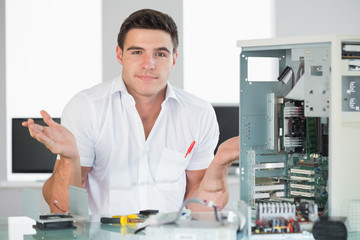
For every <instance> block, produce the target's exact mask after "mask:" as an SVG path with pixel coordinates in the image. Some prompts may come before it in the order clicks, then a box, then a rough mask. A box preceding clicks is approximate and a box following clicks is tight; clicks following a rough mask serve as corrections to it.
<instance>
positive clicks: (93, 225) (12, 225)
mask: <svg viewBox="0 0 360 240" xmlns="http://www.w3.org/2000/svg"><path fill="white" fill-rule="evenodd" d="M97 220H98V218H94V220H93V221H92V220H90V221H77V222H75V223H74V225H76V227H77V228H76V229H71V230H48V231H42V230H36V229H34V228H33V225H34V224H35V221H34V220H32V219H30V218H28V217H8V218H0V240H3V239H4V240H5V239H9V240H30V239H31V240H34V239H43V240H48V239H80V240H83V239H84V240H85V239H96V240H98V239H99V240H102V239H104V240H109V239H110V240H111V239H126V240H133V239H134V240H135V239H136V240H137V239H139V240H142V239H146V236H145V235H143V234H141V233H140V235H134V234H133V232H134V231H135V227H131V226H130V227H118V226H112V225H105V224H101V223H100V222H99V221H97ZM174 239H175V238H174ZM352 239H360V232H350V233H349V236H348V240H352Z"/></svg>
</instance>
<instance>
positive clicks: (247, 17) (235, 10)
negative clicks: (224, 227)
mask: <svg viewBox="0 0 360 240" xmlns="http://www.w3.org/2000/svg"><path fill="white" fill-rule="evenodd" d="M183 1H184V2H183V3H184V9H183V11H184V89H185V90H187V91H189V92H191V93H193V94H195V95H197V96H199V97H201V98H204V99H206V100H207V101H209V102H212V103H238V102H239V98H240V97H239V92H240V87H239V82H240V79H239V76H240V74H239V64H240V61H239V58H240V49H239V48H237V47H236V41H237V40H245V39H256V38H268V37H272V36H273V33H272V32H273V16H272V15H273V1H263V0H251V1H239V0H223V1H216V0H196V1H191V0H183Z"/></svg>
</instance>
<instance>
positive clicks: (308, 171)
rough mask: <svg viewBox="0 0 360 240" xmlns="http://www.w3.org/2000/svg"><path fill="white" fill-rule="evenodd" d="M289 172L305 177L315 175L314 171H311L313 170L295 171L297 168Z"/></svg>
mask: <svg viewBox="0 0 360 240" xmlns="http://www.w3.org/2000/svg"><path fill="white" fill-rule="evenodd" d="M290 172H291V173H297V174H305V175H311V174H315V171H313V170H304V169H297V168H291V169H290Z"/></svg>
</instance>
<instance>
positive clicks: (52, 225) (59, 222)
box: [33, 214, 76, 230]
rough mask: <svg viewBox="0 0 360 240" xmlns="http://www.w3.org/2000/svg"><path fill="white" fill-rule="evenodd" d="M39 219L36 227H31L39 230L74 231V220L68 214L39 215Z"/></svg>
mask: <svg viewBox="0 0 360 240" xmlns="http://www.w3.org/2000/svg"><path fill="white" fill-rule="evenodd" d="M39 218H40V219H39V221H36V225H33V227H34V228H36V229H39V230H61V229H76V226H74V218H73V216H71V215H69V214H45V215H40V217H39Z"/></svg>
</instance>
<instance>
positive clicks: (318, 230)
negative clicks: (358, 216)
mask: <svg viewBox="0 0 360 240" xmlns="http://www.w3.org/2000/svg"><path fill="white" fill-rule="evenodd" d="M346 219H347V218H345V217H321V218H320V221H317V222H316V223H315V225H314V227H313V230H312V233H313V236H314V238H315V239H316V240H346V239H347V229H346Z"/></svg>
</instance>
